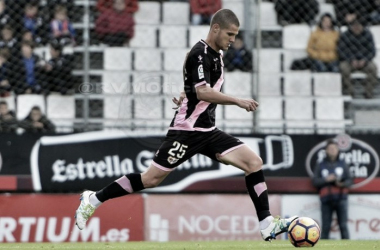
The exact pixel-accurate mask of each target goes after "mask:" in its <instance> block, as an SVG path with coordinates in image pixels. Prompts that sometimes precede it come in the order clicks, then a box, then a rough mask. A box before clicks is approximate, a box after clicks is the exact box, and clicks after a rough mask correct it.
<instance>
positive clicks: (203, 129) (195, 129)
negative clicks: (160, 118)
mask: <svg viewBox="0 0 380 250" xmlns="http://www.w3.org/2000/svg"><path fill="white" fill-rule="evenodd" d="M215 128H216V127H215V126H214V127H211V128H197V127H195V128H190V129H184V128H180V127H169V129H170V130H182V131H200V132H209V131H213V130H214V129H215Z"/></svg>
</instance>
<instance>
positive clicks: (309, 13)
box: [275, 0, 319, 25]
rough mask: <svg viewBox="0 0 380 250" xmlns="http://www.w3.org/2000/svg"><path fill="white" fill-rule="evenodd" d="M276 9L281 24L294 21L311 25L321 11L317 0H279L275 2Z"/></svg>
mask: <svg viewBox="0 0 380 250" xmlns="http://www.w3.org/2000/svg"><path fill="white" fill-rule="evenodd" d="M275 10H276V12H277V16H278V22H279V23H280V24H281V25H287V24H293V23H307V24H309V25H311V24H313V23H314V20H315V17H316V15H317V14H318V12H319V5H318V2H317V1H316V0H292V1H288V0H278V1H277V2H276V3H275Z"/></svg>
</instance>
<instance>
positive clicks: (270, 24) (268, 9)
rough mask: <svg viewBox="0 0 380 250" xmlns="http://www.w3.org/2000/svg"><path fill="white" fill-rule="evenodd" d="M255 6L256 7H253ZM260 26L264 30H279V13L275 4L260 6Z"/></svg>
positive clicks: (265, 3) (267, 3) (264, 3)
mask: <svg viewBox="0 0 380 250" xmlns="http://www.w3.org/2000/svg"><path fill="white" fill-rule="evenodd" d="M253 6H254V5H253ZM260 24H261V26H262V29H263V30H279V29H281V26H280V25H278V23H277V13H276V10H275V9H274V3H271V2H261V4H260Z"/></svg>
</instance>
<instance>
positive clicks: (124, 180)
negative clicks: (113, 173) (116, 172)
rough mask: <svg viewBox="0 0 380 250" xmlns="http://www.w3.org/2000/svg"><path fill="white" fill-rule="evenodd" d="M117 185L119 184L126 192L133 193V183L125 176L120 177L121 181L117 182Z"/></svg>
mask: <svg viewBox="0 0 380 250" xmlns="http://www.w3.org/2000/svg"><path fill="white" fill-rule="evenodd" d="M116 183H117V184H119V185H120V186H121V187H122V188H123V189H124V190H125V191H127V192H128V193H130V194H131V193H133V188H132V185H131V182H130V181H129V179H128V178H127V177H125V176H122V177H120V178H119V179H117V180H116Z"/></svg>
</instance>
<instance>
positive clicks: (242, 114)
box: [224, 105, 253, 121]
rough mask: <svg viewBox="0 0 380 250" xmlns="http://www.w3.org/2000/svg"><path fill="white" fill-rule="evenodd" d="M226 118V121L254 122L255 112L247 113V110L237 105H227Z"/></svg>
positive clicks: (225, 109)
mask: <svg viewBox="0 0 380 250" xmlns="http://www.w3.org/2000/svg"><path fill="white" fill-rule="evenodd" d="M224 118H225V119H226V120H234V121H236V120H240V121H243V120H244V121H253V112H247V111H246V110H245V109H242V108H239V107H237V106H235V105H225V107H224Z"/></svg>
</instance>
